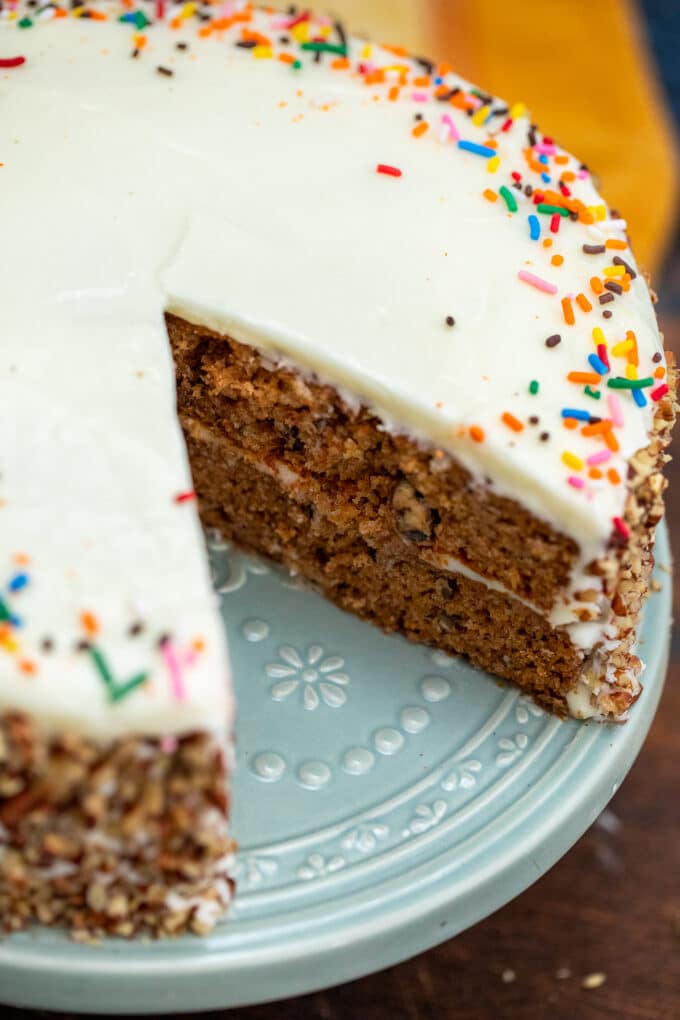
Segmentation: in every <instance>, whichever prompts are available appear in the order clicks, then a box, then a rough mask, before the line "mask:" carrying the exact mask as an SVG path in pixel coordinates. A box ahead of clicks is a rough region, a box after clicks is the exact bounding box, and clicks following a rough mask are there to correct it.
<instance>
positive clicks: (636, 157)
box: [313, 0, 680, 275]
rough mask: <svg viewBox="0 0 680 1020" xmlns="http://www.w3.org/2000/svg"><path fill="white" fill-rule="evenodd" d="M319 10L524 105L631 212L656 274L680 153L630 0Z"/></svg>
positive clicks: (404, 3) (385, 4)
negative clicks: (442, 62) (448, 66)
mask: <svg viewBox="0 0 680 1020" xmlns="http://www.w3.org/2000/svg"><path fill="white" fill-rule="evenodd" d="M669 2H671V0H669ZM313 6H315V7H316V8H317V9H318V10H320V11H321V10H324V11H328V10H329V9H330V10H332V12H333V13H336V14H338V15H339V16H340V17H341V18H342V19H343V20H344V21H345V22H346V25H347V27H348V29H350V30H351V31H352V32H355V33H365V34H366V35H369V36H371V37H372V38H374V39H376V40H377V41H382V42H390V43H396V44H399V45H402V46H406V47H408V49H409V50H411V51H412V52H413V53H416V54H423V55H426V56H429V57H433V58H436V59H440V60H447V61H449V62H450V63H452V64H453V65H454V67H455V68H456V70H457V71H458V72H459V73H460V74H461V75H463V76H464V77H466V78H468V79H469V80H470V81H472V82H474V83H475V84H477V85H480V86H481V87H482V88H484V89H487V90H489V91H491V92H494V93H495V94H497V95H499V96H502V97H503V98H505V99H507V100H510V101H515V100H521V101H523V102H525V103H526V104H527V106H528V107H529V109H530V110H531V112H532V115H533V117H534V119H535V121H536V122H537V123H538V124H539V125H540V127H541V129H542V130H543V131H545V133H546V134H549V135H552V136H554V137H555V138H556V139H557V140H558V141H559V143H560V144H561V145H563V146H564V147H565V148H566V149H569V150H570V151H572V152H573V153H574V154H575V155H576V156H578V157H579V159H581V160H582V161H583V162H585V163H587V164H588V166H589V168H590V169H591V170H592V171H593V173H594V174H595V175H596V176H597V177H598V179H599V181H600V183H601V188H602V191H603V194H604V196H605V198H606V199H607V201H608V202H609V203H610V205H612V206H614V207H615V208H617V209H618V210H619V212H620V213H621V215H623V216H624V217H625V218H626V219H627V220H628V223H629V229H630V235H631V238H632V241H633V245H634V249H635V253H636V256H637V259H638V261H639V263H640V264H641V265H642V266H643V267H644V268H645V269H646V270H648V271H649V272H651V273H652V274H653V275H654V274H656V273H657V271H658V269H659V267H660V265H661V263H662V260H663V258H664V256H665V255H666V253H667V250H668V248H669V245H670V244H671V242H672V240H673V237H674V234H675V231H676V229H677V205H678V188H677V179H678V154H677V149H676V141H675V136H674V128H673V125H672V122H671V119H670V116H669V114H668V112H667V109H666V106H665V103H664V100H663V96H662V92H661V89H660V86H659V82H658V79H657V75H656V70H655V66H654V63H653V60H652V58H651V56H650V53H649V48H648V45H647V42H646V38H645V33H644V29H643V26H642V22H641V20H640V16H639V13H638V11H637V8H636V5H635V3H634V2H633V0H550V2H544V0H513V2H512V3H511V4H508V3H506V2H502V0H328V2H327V3H326V4H323V3H319V2H315V3H314V4H313ZM679 59H680V55H679Z"/></svg>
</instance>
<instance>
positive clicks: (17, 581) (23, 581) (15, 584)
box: [7, 387, 668, 591]
mask: <svg viewBox="0 0 680 1020" xmlns="http://www.w3.org/2000/svg"><path fill="white" fill-rule="evenodd" d="M659 388H661V387H659ZM666 389H668V387H666ZM27 584H28V574H23V573H21V574H15V575H14V577H12V578H10V581H9V584H8V585H7V587H8V589H9V590H10V591H21V589H22V588H25V587H26V585H27Z"/></svg>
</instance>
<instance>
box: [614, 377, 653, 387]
mask: <svg viewBox="0 0 680 1020" xmlns="http://www.w3.org/2000/svg"><path fill="white" fill-rule="evenodd" d="M653 385H654V379H653V378H652V376H646V377H645V378H644V379H624V378H623V377H622V376H620V375H617V376H614V378H613V379H608V380H607V386H610V387H611V389H613V390H644V389H647V387H649V386H653Z"/></svg>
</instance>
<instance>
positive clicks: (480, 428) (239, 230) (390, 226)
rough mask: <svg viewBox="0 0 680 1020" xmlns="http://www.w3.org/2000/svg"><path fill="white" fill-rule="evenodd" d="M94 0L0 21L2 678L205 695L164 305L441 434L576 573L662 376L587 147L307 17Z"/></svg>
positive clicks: (81, 711) (198, 577) (612, 514)
mask: <svg viewBox="0 0 680 1020" xmlns="http://www.w3.org/2000/svg"><path fill="white" fill-rule="evenodd" d="M50 10H51V9H50ZM105 10H106V13H107V14H108V20H105V21H102V20H93V19H89V20H86V19H84V18H83V17H73V16H70V17H63V18H52V16H51V15H50V14H49V13H48V14H47V15H45V16H44V17H43V19H42V20H38V21H36V22H35V24H33V26H32V27H31V28H30V30H26V31H22V32H17V31H14V30H13V29H14V25H13V23H12V22H11V21H8V23H7V26H4V25H1V26H0V27H1V28H5V27H6V28H7V31H2V32H0V45H1V47H2V53H6V52H8V51H9V50H12V51H14V50H15V49H16V50H17V51H20V52H21V54H22V56H25V58H26V59H25V62H24V63H23V64H21V66H16V67H12V68H9V69H7V70H1V69H0V119H1V122H2V125H3V147H2V161H3V163H4V166H3V168H2V171H1V173H2V178H1V181H0V214H1V217H2V223H3V240H4V249H5V252H6V253H7V264H6V268H5V271H4V272H3V274H2V275H1V276H0V304H1V305H2V308H3V329H2V335H1V336H0V349H1V350H2V355H3V357H2V363H3V369H2V371H1V372H0V425H1V427H2V434H3V435H4V436H5V442H4V443H3V447H2V464H1V466H0V470H1V477H0V500H1V501H2V505H1V508H0V515H1V517H0V519H1V520H2V523H3V527H2V529H1V530H0V565H1V566H2V570H4V572H5V576H6V578H7V580H6V582H5V590H4V592H3V595H2V599H3V601H2V604H1V607H2V608H1V612H2V614H3V623H4V628H3V632H2V641H3V644H4V652H6V653H7V654H2V653H0V708H3V707H11V708H21V709H26V710H28V711H30V712H33V713H37V714H38V715H40V716H42V717H44V719H45V721H46V722H48V723H52V724H55V725H65V724H69V725H75V726H78V727H82V728H85V729H87V731H88V732H89V733H96V734H100V735H102V736H108V735H115V734H116V733H120V732H125V731H128V730H133V731H135V730H140V731H143V732H152V733H164V732H182V731H188V730H190V729H193V728H209V729H210V728H214V727H215V726H216V725H221V721H222V720H223V719H224V718H225V716H226V714H227V713H228V711H229V704H228V695H227V685H226V682H225V680H226V673H227V658H226V649H225V646H224V638H223V636H222V629H221V623H220V620H219V617H218V613H217V609H216V606H215V600H214V596H213V593H212V589H211V584H210V578H209V573H208V569H207V565H206V560H205V555H204V553H203V550H202V539H201V534H200V529H199V526H198V519H197V516H196V512H195V504H194V502H193V501H192V498H191V495H192V494H191V481H190V475H189V470H188V464H187V460H186V455H185V451H184V446H183V442H182V439H181V435H180V431H179V427H178V425H177V421H176V412H175V403H174V379H173V371H172V364H171V359H170V354H169V348H168V343H167V337H166V332H165V327H164V322H163V311H164V309H167V310H170V311H172V312H174V313H176V314H178V315H181V316H184V317H185V318H187V319H189V320H191V321H193V322H196V323H199V324H203V325H206V326H209V327H210V328H213V329H215V330H218V331H220V332H224V333H228V334H229V335H231V336H232V337H234V338H235V339H237V340H239V341H241V342H244V343H248V344H251V345H254V346H256V347H258V348H259V349H260V350H262V351H264V352H266V353H267V354H268V355H269V356H271V357H273V358H279V359H282V360H284V361H285V360H286V359H288V360H290V361H292V362H293V363H294V364H295V365H296V366H298V367H300V368H302V369H303V370H306V371H309V372H313V373H316V374H317V375H318V376H319V378H321V379H322V380H324V381H327V382H330V383H332V384H333V385H335V386H336V387H337V388H339V389H340V391H341V392H342V393H343V394H345V395H346V394H350V395H351V397H352V399H353V400H354V401H356V400H361V401H363V402H364V403H365V404H367V405H368V406H369V407H370V408H372V409H373V410H374V411H375V413H376V414H377V415H378V416H379V417H380V419H381V420H382V421H383V423H384V425H385V427H386V428H389V429H395V430H406V431H408V432H409V433H410V434H412V435H413V436H415V437H416V438H418V439H419V440H422V441H423V442H425V443H428V444H432V445H433V446H435V447H437V448H440V449H441V450H443V451H445V452H447V453H450V454H452V455H454V456H455V457H456V458H457V459H459V460H460V461H461V462H462V463H463V464H464V465H465V466H466V467H467V468H468V469H469V470H470V471H471V472H472V473H473V475H474V477H475V478H477V479H479V480H480V482H482V481H484V482H486V483H488V484H490V485H491V486H492V487H493V488H494V489H495V490H496V491H498V492H499V493H501V494H504V495H507V496H510V497H511V498H513V499H516V500H517V501H519V502H520V503H522V504H523V505H524V506H526V507H527V508H528V509H529V510H530V511H532V512H533V513H534V514H536V515H537V516H538V517H540V518H542V519H544V520H547V521H549V522H550V523H551V524H552V525H553V526H554V528H555V530H556V531H558V532H560V533H562V534H565V535H567V536H570V537H572V538H573V539H574V540H575V541H576V543H577V545H578V547H579V550H580V554H579V556H578V562H577V564H576V567H575V576H574V579H573V582H572V585H571V587H572V588H577V587H578V586H579V585H580V586H582V585H583V576H582V570H583V568H584V566H585V565H586V564H588V563H589V562H590V561H591V560H593V559H595V558H597V557H598V556H600V555H601V554H603V552H604V551H605V549H606V547H607V545H608V543H609V541H610V538H611V535H612V532H613V530H615V529H616V528H617V527H618V528H619V530H621V531H623V532H625V523H624V522H623V521H622V520H621V518H622V517H623V514H624V503H625V498H626V491H625V484H623V483H622V482H621V480H622V479H623V480H625V476H626V469H625V464H626V460H627V458H628V457H630V455H631V454H633V453H634V452H635V451H636V450H638V449H640V448H642V447H644V446H645V445H646V444H647V442H648V440H649V435H650V429H651V423H652V412H653V409H654V407H655V400H658V399H660V396H661V395H662V392H661V391H662V390H663V387H664V385H665V384H664V382H663V378H662V371H663V368H664V362H663V359H662V356H661V342H660V337H659V333H658V329H657V326H656V321H655V317H654V312H653V308H652V304H651V301H650V297H649V293H648V290H647V286H646V284H645V281H644V280H643V279H641V277H640V275H639V274H638V275H635V263H634V259H633V256H632V254H631V252H630V250H629V249H628V246H627V242H626V240H625V233H624V231H623V227H624V226H625V224H623V222H622V221H620V220H618V219H617V218H616V217H615V216H614V215H613V214H612V213H610V211H609V210H607V209H606V207H605V206H604V204H603V202H602V199H601V198H600V196H599V195H598V193H597V190H596V188H595V186H594V184H593V181H592V178H591V177H590V175H589V174H588V173H587V171H585V170H584V169H583V168H581V167H580V165H579V163H578V162H577V161H576V160H574V159H573V158H572V157H570V156H567V155H566V154H564V153H562V151H561V150H559V149H558V148H557V147H556V146H555V145H554V144H553V143H552V141H550V140H549V139H545V138H543V137H542V136H540V135H538V134H536V133H535V132H533V129H531V128H530V124H529V120H528V117H527V115H526V114H525V113H524V112H522V110H521V109H520V108H519V107H514V108H510V110H508V108H507V107H505V106H504V105H503V104H502V103H501V102H500V101H497V100H494V99H493V98H492V97H486V96H484V94H482V93H479V92H478V91H477V90H474V89H472V87H471V86H469V85H468V84H467V83H465V82H462V81H461V80H460V79H459V78H457V77H456V76H454V75H453V74H452V73H451V72H450V71H449V70H448V69H446V68H439V69H429V68H427V67H426V66H420V67H418V66H417V65H415V64H413V63H412V62H411V61H410V60H408V59H406V58H405V57H404V56H403V55H400V54H397V55H395V54H394V53H393V52H390V51H388V50H385V49H382V48H380V47H371V46H368V47H367V46H366V44H364V43H362V42H358V41H352V40H350V41H347V40H346V39H344V37H343V35H342V33H340V36H339V39H336V36H335V35H334V34H333V33H334V32H335V31H336V30H335V29H333V27H332V26H331V25H330V23H328V22H326V21H324V20H323V19H321V20H318V21H316V22H314V23H310V22H308V21H305V19H304V18H303V20H302V22H299V21H298V22H297V23H296V19H295V18H290V17H286V16H280V15H275V14H271V13H269V14H265V13H261V12H257V11H252V10H250V9H249V8H248V7H247V6H245V5H226V7H225V8H224V11H226V13H223V17H222V22H221V25H220V27H218V28H216V29H214V30H207V29H206V28H205V24H204V23H203V22H201V21H194V20H192V19H191V18H189V17H187V18H184V15H182V16H181V17H180V16H179V15H181V11H182V10H184V8H180V7H178V8H177V9H175V8H173V9H172V10H171V11H170V12H169V14H170V16H172V14H173V12H174V13H178V12H179V13H178V17H177V27H175V28H172V27H171V24H172V20H171V17H169V19H168V20H167V21H166V22H165V23H163V24H156V25H153V26H150V27H149V28H146V29H145V31H144V38H143V40H142V39H141V38H140V32H139V31H138V29H136V28H135V25H134V24H128V23H124V24H120V23H119V22H118V20H117V16H118V15H119V14H120V13H122V15H123V16H124V17H126V16H128V15H129V14H130V12H129V11H128V10H127V8H125V7H122V6H120V7H119V6H118V5H117V4H111V5H107V6H106V8H105ZM147 10H148V12H149V14H150V13H151V10H152V7H151V5H148V6H147ZM220 10H222V8H220ZM20 13H21V12H20ZM190 13H191V12H190ZM129 20H130V19H129V18H128V21H129ZM286 33H287V34H286ZM281 35H284V36H285V39H286V40H287V41H284V42H281V41H280V37H281ZM310 40H311V41H310ZM324 40H325V42H324ZM178 42H181V43H187V48H184V49H178V48H177V44H178ZM324 46H326V48H327V50H328V52H322V59H321V61H320V62H319V63H316V62H315V53H316V51H317V50H319V49H321V50H322V51H323V48H324ZM315 47H316V50H315ZM133 48H134V49H136V50H137V53H138V55H137V56H136V58H134V59H131V56H130V53H131V50H132V49H133ZM281 55H283V56H284V59H279V57H281ZM286 55H288V56H286ZM293 60H295V63H292V61H293ZM298 65H299V66H298ZM385 68H386V70H384V69H385ZM430 72H431V73H430ZM407 75H408V85H405V82H406V76H407ZM442 90H443V91H442ZM461 97H462V98H461ZM528 132H529V135H530V137H529V140H527V136H528ZM461 143H462V144H461ZM520 178H521V179H520ZM567 182H568V183H567ZM517 184H519V185H520V187H519V188H517V187H516V186H515V185H517ZM527 185H531V188H533V189H541V188H542V189H543V191H544V192H545V194H544V196H543V201H542V202H538V203H537V202H536V201H535V198H534V195H531V194H526V193H525V190H523V189H526V186H527ZM531 188H529V189H528V190H529V191H531ZM555 196H557V197H555ZM560 198H561V204H558V199H560ZM547 240H550V241H551V242H552V244H551V245H550V246H549V247H547V246H545V244H544V242H546V241H547ZM612 244H613V245H614V246H613V247H612ZM584 246H585V248H584ZM593 248H594V249H595V250H593ZM555 255H558V256H560V257H561V261H560V258H554V256H555ZM520 274H521V275H520ZM527 274H528V275H527ZM593 278H596V279H597V280H599V283H592V282H591V281H592V280H593ZM611 284H613V286H610V285H611ZM607 295H611V299H610V298H608V297H607ZM602 296H604V299H605V302H607V303H604V302H603V303H600V301H601V298H602ZM588 308H590V309H591V310H590V311H589V310H587V309H588ZM609 310H613V316H612V318H611V319H607V320H605V319H603V318H602V315H601V313H602V312H603V311H609ZM447 319H448V320H449V321H448V322H447ZM598 329H601V331H602V332H601V333H598V332H597V330H598ZM556 337H559V340H557V339H555V338H556ZM548 338H551V339H550V340H548ZM547 340H548V343H546V341H547ZM593 358H595V359H596V361H595V362H594V361H593ZM574 372H576V373H586V375H584V376H583V377H581V376H578V377H577V379H576V381H574V378H573V373H574ZM655 373H656V376H655ZM570 374H572V377H571V378H570ZM615 378H616V379H618V380H619V382H616V383H615V385H614V386H613V387H612V386H609V385H608V384H609V382H611V381H612V380H614V379H615ZM621 380H623V382H621ZM640 380H642V381H643V383H644V385H642V386H640V385H639V382H640ZM584 385H588V386H589V389H590V392H589V393H588V392H585V391H584ZM650 394H651V396H650ZM645 395H646V396H645ZM610 398H613V403H612V401H611V399H610ZM565 411H566V412H569V411H571V412H572V413H571V414H569V413H566V415H565ZM565 417H566V418H568V419H570V420H571V421H574V422H575V423H577V425H578V427H577V428H575V429H573V430H572V431H570V432H568V433H567V432H565V431H564V430H563V420H564V418H565ZM599 418H604V419H605V421H606V422H609V423H610V424H609V425H608V426H606V427H604V428H603V427H600V429H599V431H598V429H597V428H594V429H593V428H591V430H590V432H589V431H588V428H587V427H586V428H585V434H584V426H597V425H598V420H597V419H599ZM588 465H590V467H589V466H588ZM593 468H595V470H593ZM611 469H615V473H614V474H612V475H611V477H608V475H607V472H611ZM617 478H618V481H616V480H615V479H617ZM612 479H614V480H612ZM454 568H455V565H454ZM597 636H598V634H594V635H593V636H592V637H590V638H588V641H590V642H591V643H592V642H594V641H595V640H596V639H597ZM82 642H85V645H82ZM79 645H80V647H78V646H79ZM17 676H20V677H21V682H20V683H17V682H16V678H17ZM142 676H144V681H143V682H142V681H141V680H140V677H142ZM133 681H138V684H137V687H138V689H133V688H135V683H134V682H133ZM127 682H131V685H130V690H126V689H125V684H126V683H127ZM112 703H113V704H114V708H115V710H112V708H111V705H112ZM216 720H219V724H218V723H216Z"/></svg>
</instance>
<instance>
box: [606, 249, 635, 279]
mask: <svg viewBox="0 0 680 1020" xmlns="http://www.w3.org/2000/svg"><path fill="white" fill-rule="evenodd" d="M612 262H613V263H614V265H615V266H616V267H617V268H621V269H623V270H624V272H626V273H628V275H629V276H630V278H631V280H634V279H635V278H636V277H637V273H636V272H635V270H634V269H633V267H632V266H631V265H629V264H628V262H626V260H625V259H622V258H621V256H620V255H615V256H614V258H613V259H612ZM605 273H606V270H605Z"/></svg>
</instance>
